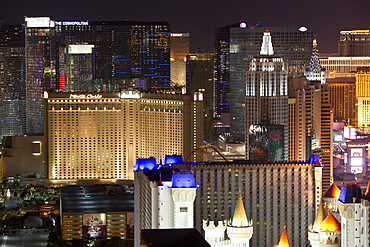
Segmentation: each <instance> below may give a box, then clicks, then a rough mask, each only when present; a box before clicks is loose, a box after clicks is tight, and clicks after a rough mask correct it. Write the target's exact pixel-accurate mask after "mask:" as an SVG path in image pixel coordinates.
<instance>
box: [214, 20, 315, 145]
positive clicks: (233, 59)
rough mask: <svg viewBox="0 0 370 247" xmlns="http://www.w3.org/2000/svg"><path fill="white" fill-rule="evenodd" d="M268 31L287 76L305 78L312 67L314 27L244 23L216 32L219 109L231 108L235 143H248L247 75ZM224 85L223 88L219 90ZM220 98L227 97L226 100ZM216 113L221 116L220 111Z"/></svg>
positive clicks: (216, 91) (216, 92) (232, 132)
mask: <svg viewBox="0 0 370 247" xmlns="http://www.w3.org/2000/svg"><path fill="white" fill-rule="evenodd" d="M266 29H267V30H269V31H270V33H271V36H272V37H273V40H274V41H273V42H274V50H275V54H279V55H281V57H282V59H283V60H284V63H285V69H286V71H287V75H288V77H293V78H297V77H299V76H301V75H303V73H304V70H305V68H306V67H308V65H309V64H310V58H311V54H312V41H313V39H314V34H313V28H312V27H307V28H306V27H263V26H250V25H249V24H247V23H245V22H241V23H237V24H234V25H230V26H225V27H222V28H219V29H217V30H216V44H215V52H216V54H215V73H216V76H215V94H216V97H217V98H218V99H217V101H216V109H217V107H218V106H217V104H226V105H225V106H228V109H229V111H230V124H231V125H230V130H231V134H232V135H233V138H234V140H235V141H241V142H244V141H245V130H246V126H245V123H246V121H245V116H246V115H245V108H246V107H245V101H244V96H245V74H246V72H247V70H248V68H249V63H250V62H251V61H252V59H253V57H254V56H256V55H257V54H259V51H260V48H261V37H262V36H263V33H264V31H265V30H266ZM217 35H219V36H220V37H222V38H218V36H217ZM221 35H222V36H221ZM230 68H232V69H230ZM219 75H220V76H219ZM221 75H222V77H221ZM221 86H224V89H218V87H221ZM228 90H230V91H228ZM220 95H226V97H225V99H227V101H223V99H222V98H221V96H220ZM221 106H222V105H221ZM217 114H218V115H219V114H220V113H219V112H218V111H217Z"/></svg>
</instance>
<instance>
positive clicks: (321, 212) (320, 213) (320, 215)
mask: <svg viewBox="0 0 370 247" xmlns="http://www.w3.org/2000/svg"><path fill="white" fill-rule="evenodd" d="M325 217H326V216H325V210H324V204H323V203H322V199H321V200H320V204H319V208H318V209H317V214H316V219H315V223H314V224H313V231H315V232H317V231H318V230H319V229H320V227H321V223H322V222H323V221H324V220H325Z"/></svg>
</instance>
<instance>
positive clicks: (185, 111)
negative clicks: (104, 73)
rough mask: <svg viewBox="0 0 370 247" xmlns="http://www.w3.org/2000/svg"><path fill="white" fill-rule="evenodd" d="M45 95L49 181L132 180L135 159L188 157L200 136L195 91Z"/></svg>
mask: <svg viewBox="0 0 370 247" xmlns="http://www.w3.org/2000/svg"><path fill="white" fill-rule="evenodd" d="M44 99H45V116H46V117H45V121H46V123H45V136H46V141H47V144H46V147H47V155H48V157H47V162H48V178H49V180H50V181H51V182H52V183H64V182H66V181H69V182H73V181H75V182H78V181H81V180H82V181H84V182H86V180H92V182H98V181H103V182H116V181H117V180H133V179H134V174H133V166H134V165H135V162H136V159H137V158H148V157H156V158H157V160H158V161H160V160H161V159H163V158H164V155H165V154H182V155H183V157H187V156H188V155H190V154H191V152H192V151H193V150H194V149H196V147H197V146H199V145H201V143H202V141H203V140H202V136H203V130H202V128H199V126H203V124H202V109H203V106H202V103H203V100H202V94H200V93H197V94H194V95H184V94H175V93H171V92H167V93H146V92H140V91H133V90H127V91H121V92H117V93H45V95H44ZM199 121H200V122H199ZM192 158H193V157H192ZM192 158H191V159H190V160H192ZM194 158H195V156H194Z"/></svg>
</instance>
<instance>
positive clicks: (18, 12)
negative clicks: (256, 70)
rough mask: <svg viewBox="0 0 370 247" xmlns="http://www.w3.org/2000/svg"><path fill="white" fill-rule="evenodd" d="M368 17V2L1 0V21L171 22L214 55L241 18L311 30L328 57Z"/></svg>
mask: <svg viewBox="0 0 370 247" xmlns="http://www.w3.org/2000/svg"><path fill="white" fill-rule="evenodd" d="M369 13H370V0H352V1H349V0H322V1H317V0H313V1H307V0H306V1H303V0H285V1H284V0H280V1H274V0H265V1H263V0H255V1H241V0H228V1H227V0H223V1H221V0H216V1H212V0H198V1H185V0H158V1H154V0H141V1H140V0H137V1H133V0H131V1H125V0H123V1H117V0H89V1H87V0H85V1H82V0H60V1H55V0H54V1H53V0H35V1H31V0H7V1H5V0H4V1H3V2H2V4H1V7H0V20H4V21H6V22H8V23H10V24H13V23H20V22H23V19H24V16H50V17H51V19H54V20H94V21H102V20H125V19H128V20H132V21H162V20H169V21H170V24H171V31H172V32H190V35H191V51H192V52H195V51H196V49H197V48H203V49H204V50H205V51H206V52H212V50H213V42H214V30H215V28H217V27H221V26H224V25H228V24H233V23H236V22H238V21H240V20H245V21H246V22H248V23H250V24H251V25H256V24H257V23H258V22H260V26H261V25H262V26H313V27H314V32H315V34H316V36H317V40H318V44H319V51H320V52H322V53H329V52H337V41H338V37H339V31H340V30H349V29H370V14H369Z"/></svg>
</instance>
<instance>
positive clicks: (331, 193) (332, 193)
mask: <svg viewBox="0 0 370 247" xmlns="http://www.w3.org/2000/svg"><path fill="white" fill-rule="evenodd" d="M339 194H340V189H339V188H338V187H337V186H336V185H335V184H331V185H330V187H329V189H327V191H325V193H324V195H323V196H322V197H331V198H336V199H338V198H339Z"/></svg>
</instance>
